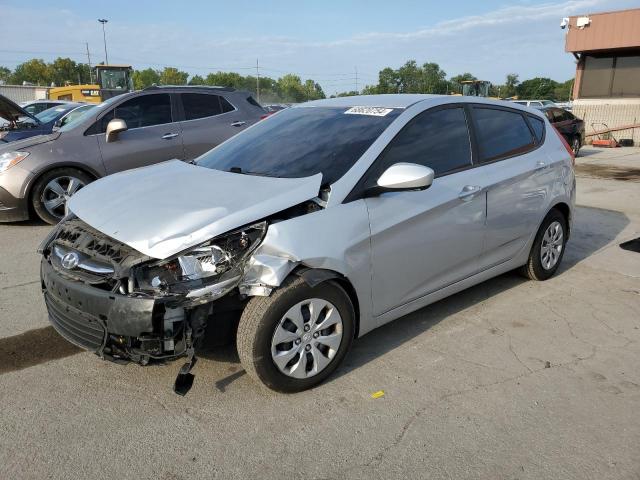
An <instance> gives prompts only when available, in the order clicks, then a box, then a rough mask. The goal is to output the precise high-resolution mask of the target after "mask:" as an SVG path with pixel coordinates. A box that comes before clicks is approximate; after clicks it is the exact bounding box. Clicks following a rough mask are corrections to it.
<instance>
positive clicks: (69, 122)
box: [58, 105, 100, 132]
mask: <svg viewBox="0 0 640 480" xmlns="http://www.w3.org/2000/svg"><path fill="white" fill-rule="evenodd" d="M99 107H100V105H84V106H82V107H79V108H76V109H75V110H74V111H73V112H71V113H70V114H69V115H67V116H66V117H65V118H64V119H63V124H62V127H60V130H58V131H59V132H68V131H69V130H72V129H74V128H75V127H76V125H79V124H81V123H83V122H84V119H85V118H86V117H85V115H86V114H87V113H88V112H90V111H91V110H93V109H94V108H99ZM79 110H80V113H78V114H76V112H78V111H79ZM72 115H73V118H71V119H69V117H71V116H72Z"/></svg>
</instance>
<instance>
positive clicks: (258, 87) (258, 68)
mask: <svg viewBox="0 0 640 480" xmlns="http://www.w3.org/2000/svg"><path fill="white" fill-rule="evenodd" d="M256 96H257V97H258V99H257V100H258V103H260V65H259V64H258V59H257V58H256Z"/></svg>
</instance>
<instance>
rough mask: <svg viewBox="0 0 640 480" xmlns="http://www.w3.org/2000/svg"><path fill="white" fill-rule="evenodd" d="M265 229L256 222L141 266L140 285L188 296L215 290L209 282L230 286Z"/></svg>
mask: <svg viewBox="0 0 640 480" xmlns="http://www.w3.org/2000/svg"><path fill="white" fill-rule="evenodd" d="M266 230H267V222H260V223H255V224H253V225H249V226H247V227H244V228H241V229H238V230H234V231H232V232H229V233H226V234H224V235H221V236H219V237H216V238H214V239H213V240H210V241H208V242H206V243H204V244H202V245H199V246H197V247H194V248H192V249H190V250H188V251H187V252H184V253H183V254H182V255H179V256H177V257H174V258H172V259H169V260H166V261H163V262H161V263H157V264H153V265H151V266H147V267H144V268H143V270H142V272H140V273H141V274H140V275H138V282H139V285H140V287H141V288H142V289H143V290H147V289H149V288H151V289H153V290H163V291H166V292H169V293H186V294H188V296H190V297H191V296H200V295H204V294H206V293H212V292H214V291H215V289H212V288H210V286H216V285H221V284H224V285H225V286H229V288H233V287H234V286H235V283H237V282H236V280H237V281H239V280H240V277H241V275H242V273H243V268H244V264H245V261H246V260H247V259H248V257H249V256H250V255H251V253H253V251H254V250H255V249H256V248H257V247H258V245H260V242H261V241H262V239H263V238H264V235H265V233H266ZM234 282H235V283H234ZM194 292H196V293H194ZM225 293H226V292H225Z"/></svg>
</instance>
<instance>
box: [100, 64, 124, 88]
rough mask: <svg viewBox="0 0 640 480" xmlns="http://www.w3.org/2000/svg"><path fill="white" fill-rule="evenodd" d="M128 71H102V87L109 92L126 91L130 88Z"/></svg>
mask: <svg viewBox="0 0 640 480" xmlns="http://www.w3.org/2000/svg"><path fill="white" fill-rule="evenodd" d="M128 73H129V72H128V70H115V69H108V70H102V69H101V70H100V85H101V87H102V88H104V89H107V90H126V89H128V88H129V82H128V76H129V75H128Z"/></svg>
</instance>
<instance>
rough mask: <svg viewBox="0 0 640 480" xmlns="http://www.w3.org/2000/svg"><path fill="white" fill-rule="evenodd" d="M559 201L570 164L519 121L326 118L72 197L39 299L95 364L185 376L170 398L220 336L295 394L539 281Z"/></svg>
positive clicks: (382, 99) (399, 105) (475, 102)
mask: <svg viewBox="0 0 640 480" xmlns="http://www.w3.org/2000/svg"><path fill="white" fill-rule="evenodd" d="M574 200H575V177H574V172H573V158H572V156H571V153H570V149H569V148H568V146H567V145H566V144H564V143H563V141H562V140H561V138H560V137H559V135H558V134H557V133H556V131H555V130H554V129H553V127H552V126H551V125H550V124H549V123H548V121H547V120H546V119H545V117H544V116H543V115H541V114H540V113H539V112H536V111H534V110H530V109H527V108H524V107H520V106H517V105H514V104H511V103H503V102H499V101H491V100H485V99H480V98H475V97H473V98H472V97H447V96H429V95H379V96H360V97H348V98H338V99H331V100H322V101H317V102H310V103H306V104H303V105H300V106H296V107H294V108H290V109H287V110H283V111H281V112H278V113H277V114H275V115H273V116H272V117H270V118H269V119H267V120H265V121H263V122H260V123H258V124H256V125H254V126H253V127H251V128H249V129H247V130H246V131H244V132H242V133H241V134H239V135H237V136H236V137H233V138H232V139H230V140H228V141H227V142H225V143H223V144H221V145H220V146H218V147H216V148H214V149H213V150H211V151H209V152H207V153H205V154H203V155H202V156H200V157H199V158H198V159H197V160H196V162H195V164H194V165H192V164H188V163H185V162H181V161H179V160H173V161H168V162H165V163H162V164H158V165H153V166H149V167H143V168H139V169H135V170H129V171H126V172H122V173H117V174H114V175H111V176H109V177H107V178H104V179H101V180H98V181H96V182H94V183H92V184H90V185H88V186H87V187H85V188H83V189H82V190H81V191H79V192H78V193H77V194H76V195H75V196H74V197H73V198H72V199H71V200H70V202H69V209H70V213H69V215H68V216H67V217H66V218H65V219H64V220H63V221H62V222H61V224H60V225H59V226H58V227H57V228H56V229H55V230H54V231H52V233H51V234H50V236H49V237H48V238H47V239H46V240H45V241H44V242H43V244H42V246H41V249H40V250H41V252H42V254H43V256H42V262H41V272H42V288H43V290H44V297H45V301H46V305H47V308H48V311H49V318H50V320H51V322H52V324H53V325H54V327H55V328H56V329H57V331H58V332H59V333H60V334H61V335H62V336H64V337H65V338H67V339H68V340H69V341H71V342H73V343H75V344H76V345H79V346H81V347H84V348H86V349H88V350H91V351H93V352H95V353H97V354H98V355H100V356H101V357H103V358H105V359H109V360H113V361H116V362H131V361H132V362H137V363H139V364H141V365H146V364H149V363H152V362H156V361H166V360H169V359H175V358H177V357H183V356H184V357H186V359H187V361H186V363H185V364H184V365H183V366H182V368H181V369H180V372H179V374H178V377H177V379H176V385H175V389H176V391H177V392H178V393H182V394H184V393H185V392H186V391H187V390H188V389H189V387H190V386H191V383H192V382H193V375H192V374H191V373H190V370H191V368H192V366H193V364H194V362H195V353H196V348H197V347H198V345H199V344H200V343H202V342H203V339H205V338H207V339H209V338H211V336H210V333H211V334H213V335H214V336H215V334H216V332H218V331H221V330H224V328H223V326H225V325H229V323H231V324H232V325H234V326H237V338H236V340H237V348H238V353H239V357H240V360H241V362H242V364H243V366H244V367H245V369H246V370H247V372H248V373H249V374H250V375H251V376H252V377H253V378H255V379H256V380H259V381H260V382H262V383H264V384H265V385H266V386H267V387H269V388H271V389H274V390H277V391H281V392H295V391H300V390H304V389H307V388H310V387H312V386H314V385H316V384H318V383H319V382H321V381H322V380H324V379H325V378H327V377H328V376H329V375H330V374H331V373H332V372H333V371H334V370H335V369H336V368H337V367H338V365H339V364H340V362H341V361H342V360H343V359H344V357H345V355H346V353H347V351H348V350H349V347H350V345H351V343H352V341H353V339H354V338H356V337H359V336H362V335H364V334H365V333H367V332H370V331H371V330H373V329H374V328H377V327H379V326H381V325H383V324H385V323H387V322H389V321H391V320H394V319H396V318H398V317H400V316H403V315H405V314H407V313H409V312H412V311H414V310H417V309H419V308H422V307H425V306H426V305H429V304H430V303H433V302H435V301H437V300H439V299H441V298H443V297H446V296H448V295H451V294H454V293H456V292H459V291H460V290H463V289H465V288H467V287H470V286H472V285H475V284H477V283H479V282H482V281H484V280H486V279H488V278H491V277H494V276H496V275H499V274H501V273H504V272H507V271H509V270H512V269H516V268H521V270H522V272H523V273H524V274H525V275H527V276H528V277H529V278H531V279H535V280H545V279H547V278H549V277H550V276H552V275H553V274H554V273H555V272H556V270H557V269H558V266H559V264H560V261H561V260H562V256H563V254H564V249H565V245H566V242H567V239H568V237H569V232H570V225H571V217H572V209H573V205H574ZM225 328H228V327H225ZM205 332H206V333H207V335H206V336H205Z"/></svg>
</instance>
